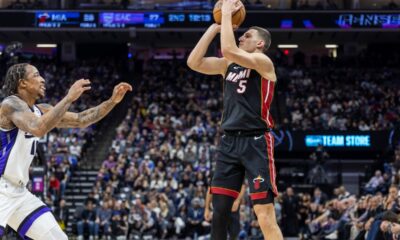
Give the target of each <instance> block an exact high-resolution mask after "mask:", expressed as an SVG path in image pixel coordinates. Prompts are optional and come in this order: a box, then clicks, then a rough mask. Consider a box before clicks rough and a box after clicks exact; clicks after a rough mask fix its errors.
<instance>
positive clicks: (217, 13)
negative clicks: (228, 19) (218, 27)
mask: <svg viewBox="0 0 400 240" xmlns="http://www.w3.org/2000/svg"><path fill="white" fill-rule="evenodd" d="M221 7H222V1H221V0H219V1H218V2H216V3H215V5H214V10H213V15H214V21H215V22H216V23H218V24H221V18H222V13H221ZM245 18H246V9H245V8H244V6H243V7H241V8H240V9H239V10H238V11H237V12H235V14H233V16H232V25H237V26H238V27H239V26H240V25H241V24H242V23H243V21H244V19H245Z"/></svg>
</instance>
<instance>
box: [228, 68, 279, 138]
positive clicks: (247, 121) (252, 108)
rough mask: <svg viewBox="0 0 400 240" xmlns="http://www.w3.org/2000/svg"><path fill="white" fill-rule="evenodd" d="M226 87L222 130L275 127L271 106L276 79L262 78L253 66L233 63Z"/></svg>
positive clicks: (229, 69) (229, 70)
mask: <svg viewBox="0 0 400 240" xmlns="http://www.w3.org/2000/svg"><path fill="white" fill-rule="evenodd" d="M223 88H224V89H223V101H224V103H223V104H224V107H223V113H222V123H221V126H222V129H223V130H249V131H251V130H264V129H265V130H266V129H268V128H273V126H274V122H273V119H272V116H271V114H270V105H271V102H272V99H273V97H274V88H275V82H273V81H270V80H268V79H265V78H263V77H261V75H260V74H259V73H258V72H257V71H256V70H254V69H249V68H245V67H242V66H240V65H238V64H236V63H232V64H230V65H229V66H228V69H227V71H226V74H225V79H224V84H223Z"/></svg>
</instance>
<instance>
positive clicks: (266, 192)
mask: <svg viewBox="0 0 400 240" xmlns="http://www.w3.org/2000/svg"><path fill="white" fill-rule="evenodd" d="M245 177H246V178H247V180H248V183H249V187H250V197H251V199H252V201H253V203H254V204H258V203H261V204H266V203H272V202H273V200H274V197H276V196H277V195H278V190H277V187H276V184H275V178H276V171H275V163H274V136H273V135H272V134H271V133H270V132H266V133H261V134H260V135H256V136H236V135H227V134H225V135H223V136H222V138H221V140H220V144H219V147H218V153H217V156H216V166H215V171H214V176H213V179H212V183H211V193H212V194H222V195H227V196H231V197H233V198H237V197H238V195H239V192H240V189H241V186H242V183H243V180H244V178H245Z"/></svg>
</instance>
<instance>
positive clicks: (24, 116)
mask: <svg viewBox="0 0 400 240" xmlns="http://www.w3.org/2000/svg"><path fill="white" fill-rule="evenodd" d="M88 84H90V81H89V80H87V79H81V80H78V81H76V82H75V83H74V84H73V85H72V86H71V88H70V89H69V91H68V94H67V95H66V96H65V97H64V98H63V99H62V100H61V101H60V102H59V103H57V105H56V106H54V108H52V109H51V110H50V111H47V112H46V113H45V114H43V115H42V116H40V117H38V116H36V115H35V114H34V113H33V112H32V111H31V110H30V108H29V106H28V104H27V103H26V102H24V101H23V100H22V99H21V98H19V97H17V96H15V95H13V96H10V97H8V98H6V99H5V100H4V101H3V102H2V104H1V112H2V114H1V115H2V116H5V117H6V118H8V119H9V120H10V121H12V123H13V124H14V125H15V126H16V127H17V128H19V129H21V130H23V131H25V132H29V133H31V134H32V135H34V136H36V137H42V136H44V135H45V134H46V133H48V132H49V131H50V130H52V129H53V128H54V127H55V126H56V125H57V124H58V123H59V122H60V121H61V119H62V117H63V115H64V114H65V113H66V112H67V110H68V108H69V107H70V106H71V103H72V102H74V101H75V100H76V99H78V98H79V97H80V96H81V95H82V93H83V92H85V91H87V90H89V89H90V86H88Z"/></svg>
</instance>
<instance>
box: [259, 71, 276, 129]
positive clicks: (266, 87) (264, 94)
mask: <svg viewBox="0 0 400 240" xmlns="http://www.w3.org/2000/svg"><path fill="white" fill-rule="evenodd" d="M274 89H275V83H274V82H273V81H270V80H268V79H266V78H263V77H262V78H261V117H262V119H263V120H264V121H265V122H266V123H267V126H268V127H269V128H273V127H274V120H273V119H272V116H271V114H270V107H271V103H272V99H273V98H274Z"/></svg>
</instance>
